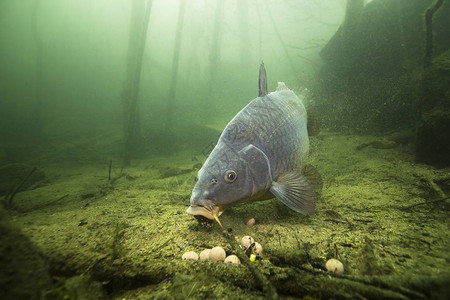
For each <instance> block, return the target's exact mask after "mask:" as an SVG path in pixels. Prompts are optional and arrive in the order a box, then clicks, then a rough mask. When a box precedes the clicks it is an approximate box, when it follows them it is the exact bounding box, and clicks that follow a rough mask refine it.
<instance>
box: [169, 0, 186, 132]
mask: <svg viewBox="0 0 450 300" xmlns="http://www.w3.org/2000/svg"><path fill="white" fill-rule="evenodd" d="M185 11H186V0H181V2H180V8H179V11H178V21H177V31H176V37H175V48H174V52H173V59H172V76H171V81H170V88H169V97H168V103H167V116H166V126H165V129H166V130H167V133H169V134H170V133H171V131H172V129H173V122H174V117H173V110H174V106H175V93H176V90H177V79H178V65H179V60H180V48H181V40H182V38H183V23H184V13H185Z"/></svg>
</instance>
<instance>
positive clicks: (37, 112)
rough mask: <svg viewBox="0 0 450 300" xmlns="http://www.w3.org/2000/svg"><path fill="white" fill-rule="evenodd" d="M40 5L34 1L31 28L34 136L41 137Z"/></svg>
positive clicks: (37, 0) (36, 0) (37, 1)
mask: <svg viewBox="0 0 450 300" xmlns="http://www.w3.org/2000/svg"><path fill="white" fill-rule="evenodd" d="M39 6H40V0H35V1H34V2H33V6H32V11H31V26H32V27H31V30H32V34H33V40H34V42H35V44H36V78H35V91H34V93H35V94H34V97H35V99H34V103H33V111H32V113H33V120H32V124H31V125H32V129H33V130H32V131H33V132H32V135H31V136H32V137H33V138H35V139H38V140H39V139H40V137H41V135H42V41H41V38H40V36H39V32H38V25H37V13H38V10H39Z"/></svg>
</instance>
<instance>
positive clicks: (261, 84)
mask: <svg viewBox="0 0 450 300" xmlns="http://www.w3.org/2000/svg"><path fill="white" fill-rule="evenodd" d="M258 90H259V92H258V96H259V97H264V96H265V95H267V76H266V69H265V68H264V63H261V65H260V66H259V78H258Z"/></svg>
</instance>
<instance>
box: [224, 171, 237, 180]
mask: <svg viewBox="0 0 450 300" xmlns="http://www.w3.org/2000/svg"><path fill="white" fill-rule="evenodd" d="M236 177H237V175H236V172H234V171H233V170H228V171H226V172H225V176H224V179H225V181H228V182H233V181H235V180H236Z"/></svg>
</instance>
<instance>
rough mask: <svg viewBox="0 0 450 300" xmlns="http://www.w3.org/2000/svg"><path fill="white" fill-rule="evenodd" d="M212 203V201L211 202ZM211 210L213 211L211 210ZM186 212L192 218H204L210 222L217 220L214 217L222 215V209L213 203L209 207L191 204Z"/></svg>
mask: <svg viewBox="0 0 450 300" xmlns="http://www.w3.org/2000/svg"><path fill="white" fill-rule="evenodd" d="M209 202H210V201H209ZM209 208H211V209H209ZM186 212H187V213H188V214H190V215H192V216H202V217H205V218H207V219H210V220H215V218H214V215H216V216H220V215H221V214H222V212H221V210H220V207H218V206H216V205H214V204H212V203H211V205H210V206H209V207H206V206H203V205H196V204H191V206H189V207H188V209H187V210H186Z"/></svg>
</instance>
